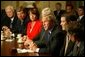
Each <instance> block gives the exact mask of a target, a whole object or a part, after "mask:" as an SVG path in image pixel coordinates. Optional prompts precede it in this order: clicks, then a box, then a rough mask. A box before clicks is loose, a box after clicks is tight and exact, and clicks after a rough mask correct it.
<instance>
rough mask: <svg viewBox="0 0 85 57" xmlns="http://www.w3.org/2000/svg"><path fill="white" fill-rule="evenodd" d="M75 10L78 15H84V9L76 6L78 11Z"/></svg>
mask: <svg viewBox="0 0 85 57" xmlns="http://www.w3.org/2000/svg"><path fill="white" fill-rule="evenodd" d="M77 12H78V15H79V16H81V15H84V11H83V9H81V8H78V11H77Z"/></svg>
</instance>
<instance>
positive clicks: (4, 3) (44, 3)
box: [1, 1, 84, 12]
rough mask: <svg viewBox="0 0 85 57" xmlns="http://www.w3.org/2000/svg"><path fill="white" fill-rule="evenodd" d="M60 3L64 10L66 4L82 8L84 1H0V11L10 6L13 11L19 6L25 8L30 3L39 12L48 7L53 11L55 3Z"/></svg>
mask: <svg viewBox="0 0 85 57" xmlns="http://www.w3.org/2000/svg"><path fill="white" fill-rule="evenodd" d="M57 2H59V3H61V4H62V9H65V6H66V4H69V3H71V4H73V5H74V7H75V8H77V7H78V6H80V5H83V6H84V1H1V9H4V8H5V7H6V6H7V5H12V6H13V7H14V9H16V8H18V7H19V6H24V7H27V6H28V5H32V3H36V5H37V7H38V8H39V11H40V12H41V10H42V9H43V8H45V7H50V8H51V9H52V10H53V11H54V10H55V3H57Z"/></svg>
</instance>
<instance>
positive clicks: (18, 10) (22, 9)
mask: <svg viewBox="0 0 85 57" xmlns="http://www.w3.org/2000/svg"><path fill="white" fill-rule="evenodd" d="M20 11H23V13H26V11H25V8H24V7H23V6H20V7H19V8H18V9H17V10H16V12H20Z"/></svg>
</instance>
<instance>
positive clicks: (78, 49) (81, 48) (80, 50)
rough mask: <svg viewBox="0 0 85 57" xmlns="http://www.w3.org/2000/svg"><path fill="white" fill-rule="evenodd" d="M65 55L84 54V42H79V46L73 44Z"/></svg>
mask: <svg viewBox="0 0 85 57" xmlns="http://www.w3.org/2000/svg"><path fill="white" fill-rule="evenodd" d="M67 56H84V42H83V41H81V42H80V46H79V47H78V46H77V44H75V45H74V48H73V50H72V51H71V52H70V53H69V54H68V55H67Z"/></svg>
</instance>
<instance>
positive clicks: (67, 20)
mask: <svg viewBox="0 0 85 57" xmlns="http://www.w3.org/2000/svg"><path fill="white" fill-rule="evenodd" d="M61 17H65V19H66V22H67V23H69V22H71V19H70V17H69V16H68V15H67V14H63V15H62V16H61Z"/></svg>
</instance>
